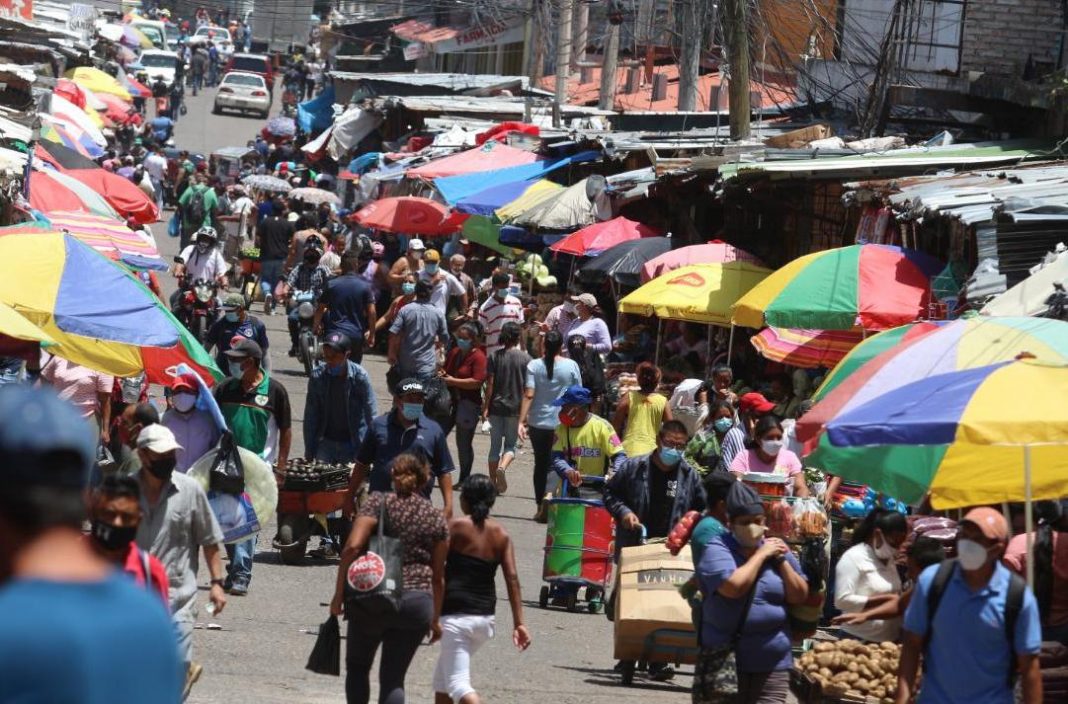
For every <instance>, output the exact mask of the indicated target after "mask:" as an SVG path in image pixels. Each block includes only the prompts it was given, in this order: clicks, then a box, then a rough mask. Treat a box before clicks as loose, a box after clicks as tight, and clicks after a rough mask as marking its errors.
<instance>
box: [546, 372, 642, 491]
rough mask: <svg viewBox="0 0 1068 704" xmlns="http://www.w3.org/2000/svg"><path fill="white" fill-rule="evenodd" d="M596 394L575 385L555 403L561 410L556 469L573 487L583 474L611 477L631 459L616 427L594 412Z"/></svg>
mask: <svg viewBox="0 0 1068 704" xmlns="http://www.w3.org/2000/svg"><path fill="white" fill-rule="evenodd" d="M592 403H593V395H592V394H591V393H590V390H589V389H587V388H585V387H583V386H571V387H569V388H568V389H567V390H566V391H564V393H563V395H561V396H560V398H558V399H556V400H555V401H554V402H553V405H554V406H556V407H558V408H559V409H560V414H559V416H558V421H559V425H557V426H556V439H555V440H554V442H553V460H552V469H553V471H554V472H556V474H557V475H558V476H559V477H560V480H561V481H567V482H570V484H571V486H575V487H577V486H579V485H580V484H582V478H583V477H606V476H611V475H612V474H614V473H615V472H616V471H618V470H619V467H620V466H621V465H622V464H623V461H624V460H625V459H627V453H625V452H624V451H623V443H622V442H620V440H619V436H618V435H616V430H615V428H613V427H612V424H611V423H609V422H608V421H607V420H605V419H604V418H601V417H600V416H597V415H594V414H593V413H591V412H590V405H591V404H592Z"/></svg>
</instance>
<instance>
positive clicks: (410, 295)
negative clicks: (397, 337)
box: [375, 274, 415, 338]
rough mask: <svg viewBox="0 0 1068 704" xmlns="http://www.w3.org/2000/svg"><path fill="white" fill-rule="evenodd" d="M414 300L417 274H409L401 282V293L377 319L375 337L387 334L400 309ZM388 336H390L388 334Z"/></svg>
mask: <svg viewBox="0 0 1068 704" xmlns="http://www.w3.org/2000/svg"><path fill="white" fill-rule="evenodd" d="M414 300H415V274H409V275H408V278H407V279H406V280H405V282H404V283H403V284H401V295H399V296H397V297H396V298H394V299H393V300H392V301H390V304H389V307H388V308H387V309H386V312H385V313H384V314H383V315H381V316H379V318H378V319H377V320H376V321H375V337H379V338H381V336H382V335H385V334H386V333H387V332H388V330H389V326H390V325H391V324H392V323H393V321H394V320H396V318H397V313H399V312H400V309H401V308H403V307H404V306H406V305H408V304H409V303H411V302H412V301H414ZM386 336H387V337H388V335H386Z"/></svg>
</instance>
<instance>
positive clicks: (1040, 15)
mask: <svg viewBox="0 0 1068 704" xmlns="http://www.w3.org/2000/svg"><path fill="white" fill-rule="evenodd" d="M1065 31H1066V30H1065V29H1064V27H1063V24H1062V17H1061V3H1060V2H1059V1H1058V0H969V2H968V4H967V7H966V8H965V11H964V38H963V50H962V52H961V73H962V74H965V75H966V72H967V71H980V72H983V73H989V74H995V75H999V76H1007V77H1012V78H1020V77H1021V76H1022V75H1023V72H1024V66H1025V65H1026V64H1027V57H1028V56H1031V58H1032V61H1034V62H1036V63H1039V64H1048V65H1052V66H1053V67H1056V66H1057V64H1058V63H1059V60H1060V56H1059V55H1060V53H1061V48H1060V37H1061V36H1062V34H1063V33H1064V32H1065Z"/></svg>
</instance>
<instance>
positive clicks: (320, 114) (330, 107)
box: [297, 84, 334, 134]
mask: <svg viewBox="0 0 1068 704" xmlns="http://www.w3.org/2000/svg"><path fill="white" fill-rule="evenodd" d="M333 123H334V86H333V84H331V85H329V86H327V87H326V90H324V91H323V92H322V93H320V94H319V95H317V96H315V97H314V98H312V99H311V100H308V101H306V102H303V103H300V104H298V105H297V124H298V125H300V129H302V130H303V131H304V133H305V134H315V133H316V132H319V131H321V130H325V129H326V128H328V127H330V125H332V124H333Z"/></svg>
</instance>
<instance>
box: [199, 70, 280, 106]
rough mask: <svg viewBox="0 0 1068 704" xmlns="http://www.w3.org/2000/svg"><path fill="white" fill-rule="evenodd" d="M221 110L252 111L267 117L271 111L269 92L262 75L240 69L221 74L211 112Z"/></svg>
mask: <svg viewBox="0 0 1068 704" xmlns="http://www.w3.org/2000/svg"><path fill="white" fill-rule="evenodd" d="M223 110H241V111H254V112H256V113H258V114H259V115H260V117H267V115H268V114H269V113H270V111H271V94H270V92H269V91H268V90H267V82H266V81H265V80H263V76H259V75H257V74H255V73H243V72H240V71H231V72H230V73H228V74H226V75H225V76H223V79H222V82H220V83H219V89H218V91H216V93H215V108H214V110H213V112H214V113H215V114H216V115H218V114H219V113H221V112H222V111H223Z"/></svg>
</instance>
